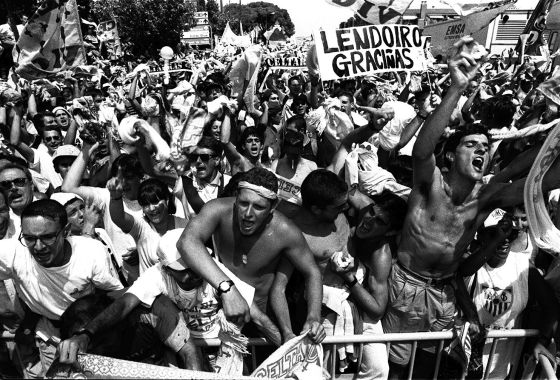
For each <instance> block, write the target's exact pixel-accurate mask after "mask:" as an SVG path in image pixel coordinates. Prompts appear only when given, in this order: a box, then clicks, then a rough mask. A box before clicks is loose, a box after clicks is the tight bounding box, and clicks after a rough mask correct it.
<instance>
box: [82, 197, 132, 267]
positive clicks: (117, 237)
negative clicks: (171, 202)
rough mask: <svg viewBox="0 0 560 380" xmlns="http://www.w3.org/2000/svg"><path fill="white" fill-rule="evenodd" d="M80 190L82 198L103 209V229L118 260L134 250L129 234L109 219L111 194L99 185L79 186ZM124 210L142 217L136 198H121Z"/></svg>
mask: <svg viewBox="0 0 560 380" xmlns="http://www.w3.org/2000/svg"><path fill="white" fill-rule="evenodd" d="M80 190H83V191H82V192H81V194H82V196H83V198H86V199H87V200H90V199H91V200H93V202H94V203H95V204H96V205H97V206H98V207H99V208H101V210H103V225H104V226H105V231H107V234H108V235H109V237H110V238H111V241H112V242H113V245H114V246H115V256H117V258H118V260H122V255H123V254H125V253H127V252H129V251H134V250H135V249H136V242H135V241H134V238H133V237H132V236H130V235H129V234H125V233H124V232H123V231H122V230H121V229H120V228H119V227H118V226H117V225H116V224H115V223H113V221H112V220H111V213H110V212H109V202H110V201H111V195H110V193H109V190H107V189H104V188H101V187H90V186H81V187H80ZM123 206H124V211H125V212H127V213H128V214H130V215H132V216H134V217H136V216H137V217H142V207H141V206H140V204H139V203H138V201H137V200H135V201H132V200H130V199H126V198H123Z"/></svg>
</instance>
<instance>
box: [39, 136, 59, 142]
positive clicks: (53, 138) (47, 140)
mask: <svg viewBox="0 0 560 380" xmlns="http://www.w3.org/2000/svg"><path fill="white" fill-rule="evenodd" d="M43 140H45V142H51V141H60V136H47V137H45V138H44V139H43Z"/></svg>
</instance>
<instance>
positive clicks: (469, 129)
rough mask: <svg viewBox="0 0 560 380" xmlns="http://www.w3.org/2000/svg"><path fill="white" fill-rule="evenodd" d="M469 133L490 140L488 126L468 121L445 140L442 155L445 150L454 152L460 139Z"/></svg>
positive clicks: (444, 153) (445, 153) (445, 152)
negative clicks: (468, 122)
mask: <svg viewBox="0 0 560 380" xmlns="http://www.w3.org/2000/svg"><path fill="white" fill-rule="evenodd" d="M470 135H484V136H486V138H488V141H490V135H489V134H488V127H487V126H485V125H484V124H481V123H470V124H467V125H465V126H464V127H462V128H458V129H457V130H456V131H455V133H453V134H452V135H451V136H450V137H449V138H448V139H447V141H446V142H445V147H444V148H443V155H444V157H445V156H446V155H447V152H452V153H455V150H456V149H457V146H459V143H460V142H461V139H462V138H463V137H465V136H470Z"/></svg>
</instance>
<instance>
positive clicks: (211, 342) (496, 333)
mask: <svg viewBox="0 0 560 380" xmlns="http://www.w3.org/2000/svg"><path fill="white" fill-rule="evenodd" d="M538 334H539V330H524V329H514V330H490V331H489V332H488V335H487V339H492V347H491V350H490V354H489V358H488V361H492V359H493V357H494V355H495V353H496V352H495V351H496V344H497V339H516V340H518V342H517V343H518V344H523V342H524V340H525V338H528V337H534V336H537V335H538ZM0 338H1V339H4V340H11V339H13V335H12V334H9V333H6V332H3V333H2V336H1V337H0ZM452 338H453V332H452V331H440V332H417V333H395V334H379V335H344V336H327V337H326V338H325V340H324V341H323V342H322V344H323V346H325V345H330V346H332V352H333V353H334V352H336V347H337V345H339V344H347V343H354V344H359V345H360V348H361V347H362V345H363V344H365V343H388V348H389V347H390V346H389V345H390V344H391V342H411V343H412V355H411V358H410V367H409V371H408V379H412V373H413V370H414V362H415V357H416V348H417V344H418V342H419V341H438V342H439V344H438V348H437V357H436V363H435V368H434V376H433V379H437V376H438V373H439V369H440V364H441V357H442V353H443V347H444V342H445V341H446V340H451V339H452ZM195 343H196V345H198V346H202V347H217V346H219V345H220V343H221V341H220V340H219V339H200V340H196V341H195ZM270 345H271V344H270V343H269V342H267V341H266V340H265V339H264V338H250V339H249V347H250V350H251V356H252V365H253V369H255V368H257V362H256V357H255V356H256V355H255V353H256V352H255V347H258V346H270ZM539 359H540V360H539V363H541V365H542V368H543V371H544V372H545V376H546V379H549V380H556V374H555V370H554V368H555V366H556V363H550V361H549V360H548V358H547V357H546V356H544V355H540V358H539ZM330 360H331V368H332V369H333V370H332V373H331V374H330V376H331V380H334V379H335V371H334V368H336V366H335V364H336V355H331V358H330ZM518 362H519V361H516V362H515V365H516V367H515V368H512V373H515V371H516V370H517V364H518ZM488 375H489V368H488V367H487V368H486V371H485V373H484V376H483V379H484V380H486V379H488Z"/></svg>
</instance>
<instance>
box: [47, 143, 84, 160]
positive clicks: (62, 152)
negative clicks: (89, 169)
mask: <svg viewBox="0 0 560 380" xmlns="http://www.w3.org/2000/svg"><path fill="white" fill-rule="evenodd" d="M79 154H80V149H78V148H77V147H76V146H74V145H70V144H66V145H61V146H59V147H58V148H56V150H55V151H54V154H53V155H52V160H53V161H54V160H55V159H57V158H58V157H78V155H79Z"/></svg>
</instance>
